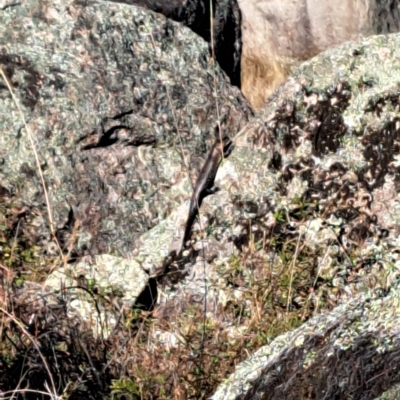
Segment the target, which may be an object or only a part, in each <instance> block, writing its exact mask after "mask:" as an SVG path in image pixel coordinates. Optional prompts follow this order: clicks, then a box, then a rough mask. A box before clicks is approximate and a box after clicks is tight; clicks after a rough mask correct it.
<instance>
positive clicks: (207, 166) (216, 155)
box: [182, 135, 233, 247]
mask: <svg viewBox="0 0 400 400" xmlns="http://www.w3.org/2000/svg"><path fill="white" fill-rule="evenodd" d="M232 150H233V142H232V140H231V139H230V138H229V137H228V136H223V137H222V138H221V137H218V135H217V137H216V140H215V143H214V145H213V147H212V148H211V150H210V152H209V153H208V156H207V159H206V161H205V163H204V165H203V168H202V169H201V171H200V174H199V177H198V178H197V181H196V184H195V186H194V189H193V194H192V197H191V199H190V205H189V213H188V218H187V221H186V225H185V233H184V235H183V241H182V247H184V246H185V244H186V242H187V241H188V239H189V236H190V233H191V230H192V226H193V223H194V221H195V219H196V217H197V214H198V213H199V208H200V206H201V203H202V202H203V199H204V198H205V197H206V196H208V195H210V194H213V193H215V192H216V191H218V189H217V188H215V187H214V180H215V176H216V175H217V171H218V168H219V165H220V164H221V161H222V160H223V159H224V158H225V157H228V156H229V154H230V153H231V151H232Z"/></svg>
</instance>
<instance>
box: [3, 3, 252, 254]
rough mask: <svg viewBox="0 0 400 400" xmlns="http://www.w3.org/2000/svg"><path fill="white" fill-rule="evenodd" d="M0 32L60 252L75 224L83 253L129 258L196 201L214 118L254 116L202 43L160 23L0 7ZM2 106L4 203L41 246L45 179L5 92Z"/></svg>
mask: <svg viewBox="0 0 400 400" xmlns="http://www.w3.org/2000/svg"><path fill="white" fill-rule="evenodd" d="M0 25H1V27H0V36H1V38H2V40H1V43H2V46H1V49H0V53H1V55H0V64H1V66H2V68H3V70H4V71H5V74H6V76H7V77H8V79H9V80H10V82H11V86H12V88H13V90H14V92H15V95H16V96H17V97H18V98H19V99H20V102H21V107H22V112H23V114H24V116H25V120H26V122H27V126H28V128H29V129H30V131H31V134H32V136H33V141H34V143H35V146H36V150H37V152H38V155H39V162H40V164H41V167H42V171H43V175H44V181H45V182H46V184H47V186H48V191H49V197H50V203H51V209H52V214H53V217H52V218H53V220H54V229H55V230H56V231H57V235H58V237H59V239H60V240H61V242H62V243H61V245H62V246H64V245H65V244H66V241H67V239H68V237H69V235H70V233H71V232H72V231H73V230H74V224H75V223H77V221H79V229H78V228H77V226H75V228H76V229H77V230H78V231H79V233H78V234H77V236H76V243H75V244H76V246H74V252H75V253H77V254H84V253H90V254H92V255H94V254H99V253H104V252H108V253H110V252H116V253H117V254H120V255H127V254H129V253H130V252H131V251H132V250H133V249H134V248H135V245H136V243H137V239H138V237H139V236H140V235H141V234H142V233H144V232H146V231H147V230H149V229H150V228H152V227H154V226H155V225H157V223H159V222H160V221H162V220H163V219H164V218H165V216H166V215H168V214H169V213H170V212H171V210H172V209H173V208H174V207H175V205H176V204H177V203H180V201H181V200H182V198H185V197H186V196H189V195H190V190H191V186H190V184H189V182H188V179H187V178H188V174H187V170H188V168H193V169H194V170H196V166H197V165H198V163H199V162H201V158H202V156H204V154H205V153H206V152H207V148H208V146H209V145H211V144H212V141H213V135H214V126H215V124H216V121H217V119H218V116H217V114H218V113H219V117H221V118H222V117H226V118H227V126H228V128H227V129H228V130H229V132H228V133H230V134H232V135H233V134H234V133H235V132H236V131H237V130H238V129H240V127H241V126H242V125H243V124H244V123H245V122H246V120H247V119H248V118H249V116H250V115H251V111H250V109H249V108H248V107H247V104H246V102H245V101H244V99H243V97H242V96H241V94H240V92H239V90H237V89H235V88H233V87H231V86H230V85H229V84H228V82H227V80H226V78H225V76H224V74H223V73H221V71H220V69H218V68H214V66H213V65H212V64H211V63H210V62H209V57H208V47H207V45H206V43H205V42H204V41H203V40H202V39H201V38H199V37H198V36H197V35H195V34H194V33H193V32H191V31H190V30H189V29H187V28H184V27H182V26H180V25H178V24H176V23H174V22H171V21H168V20H166V19H165V18H164V17H162V16H161V15H157V14H153V13H149V12H145V11H144V10H143V9H141V8H136V7H130V6H127V5H118V4H113V3H108V4H106V3H99V4H92V5H84V4H80V3H79V4H78V3H72V2H71V3H69V2H53V3H52V4H47V3H44V2H41V1H37V2H35V1H32V2H26V3H21V4H18V5H16V6H13V7H9V8H5V9H4V10H2V11H1V13H0ZM216 95H217V98H218V103H219V108H218V109H217V108H216V107H215V101H216V97H215V96H216ZM0 106H1V108H2V110H3V111H2V112H1V116H0V118H1V120H0V123H1V126H2V131H3V132H5V134H3V135H2V138H1V149H0V157H1V160H2V164H1V169H0V178H1V186H2V190H1V195H2V201H3V202H4V204H5V207H8V206H9V205H10V204H13V205H18V207H20V208H21V209H24V210H25V211H24V212H25V218H23V219H22V220H21V224H20V227H19V228H20V230H21V231H22V232H24V235H27V236H29V239H30V240H31V241H32V242H33V243H36V244H40V246H41V247H42V248H45V247H46V246H45V243H46V242H51V240H52V239H51V236H50V230H49V224H48V221H49V218H48V215H47V210H46V207H45V198H44V193H43V188H42V184H41V179H40V176H39V171H38V168H37V165H36V162H35V157H34V153H33V151H32V147H31V144H30V141H29V136H28V133H27V132H26V130H25V128H24V124H23V122H22V119H21V116H20V114H19V112H18V111H17V108H16V106H15V104H14V102H13V101H12V99H11V96H10V93H9V91H8V89H7V87H6V86H5V85H2V87H1V104H0ZM33 227H34V228H33Z"/></svg>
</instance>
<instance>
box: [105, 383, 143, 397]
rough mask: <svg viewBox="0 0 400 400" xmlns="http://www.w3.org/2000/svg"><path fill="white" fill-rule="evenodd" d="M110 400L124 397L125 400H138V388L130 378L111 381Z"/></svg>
mask: <svg viewBox="0 0 400 400" xmlns="http://www.w3.org/2000/svg"><path fill="white" fill-rule="evenodd" d="M110 389H111V399H112V400H117V399H120V398H121V397H122V396H124V398H125V399H130V400H134V399H137V398H139V393H140V392H139V388H138V386H137V385H136V382H134V381H133V380H132V379H130V378H120V379H114V380H112V381H111V386H110Z"/></svg>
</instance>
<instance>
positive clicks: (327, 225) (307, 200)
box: [213, 34, 400, 399]
mask: <svg viewBox="0 0 400 400" xmlns="http://www.w3.org/2000/svg"><path fill="white" fill-rule="evenodd" d="M399 45H400V35H397V34H395V35H389V36H376V37H371V38H369V39H364V40H362V41H360V42H357V43H348V44H345V45H343V46H341V47H338V48H336V49H333V50H329V51H327V52H325V53H323V54H321V55H320V56H318V57H316V58H314V59H312V60H310V61H309V62H306V63H304V64H302V65H301V66H300V67H299V68H297V69H296V70H295V71H294V73H293V76H292V77H291V78H290V79H289V80H288V81H287V82H286V83H285V84H284V85H282V87H281V88H280V89H279V90H278V91H277V93H276V94H275V96H274V97H273V98H272V99H271V101H270V102H269V104H268V105H267V107H266V109H265V110H264V112H265V117H267V116H269V118H270V120H269V122H267V123H266V129H267V131H268V132H269V133H270V136H269V137H268V139H267V142H265V136H260V137H257V136H254V137H253V139H254V143H256V144H258V145H259V146H260V147H261V149H263V148H272V149H273V151H272V152H269V153H268V152H267V153H266V155H265V156H264V157H265V161H264V162H261V157H262V154H264V153H262V151H261V150H258V151H256V152H255V154H257V156H255V155H254V154H253V156H252V159H251V161H252V162H254V163H255V164H256V165H257V166H258V170H257V173H256V174H253V175H252V179H251V180H250V179H244V177H245V175H244V171H245V169H246V167H245V165H246V162H249V159H245V158H243V159H242V161H241V162H240V163H236V161H235V159H236V157H238V154H239V153H238V152H237V153H236V154H234V155H233V156H232V158H230V159H229V161H228V163H231V162H232V163H236V170H237V171H241V172H238V174H239V176H240V178H239V179H238V182H239V185H240V182H246V185H245V186H244V185H243V186H239V188H238V189H236V191H235V192H232V189H231V190H230V194H229V195H227V196H232V195H233V194H235V195H236V196H239V200H240V201H241V203H242V204H243V203H244V202H245V201H247V202H248V203H250V204H253V215H254V217H252V224H251V225H252V229H253V231H254V232H256V233H255V234H256V235H257V234H258V237H259V238H261V237H262V235H263V234H264V235H265V230H266V229H267V230H268V232H270V233H269V234H267V235H266V237H267V238H271V240H272V239H273V242H272V241H270V242H269V243H270V245H272V246H273V247H274V248H275V249H276V250H277V251H278V252H281V250H280V246H279V242H280V243H281V245H282V244H285V243H288V241H292V242H293V243H294V244H293V247H292V249H291V250H289V251H291V252H292V257H293V259H294V261H293V264H291V265H292V267H291V268H293V270H294V271H296V273H299V274H300V276H301V271H302V270H303V271H306V270H308V271H310V272H311V271H313V270H312V269H308V268H307V264H309V263H311V264H314V268H315V270H314V272H313V273H314V274H315V275H314V282H313V283H312V284H311V285H309V284H306V286H308V287H309V289H310V294H309V295H308V294H307V295H306V296H304V297H303V296H301V295H300V293H301V290H300V292H298V289H296V288H295V287H296V283H294V282H293V283H294V288H293V292H292V295H291V298H290V300H291V302H292V305H297V306H298V305H301V304H304V302H309V301H311V302H314V301H316V300H317V299H318V301H321V299H322V298H325V307H323V308H325V310H328V309H329V305H328V304H329V303H331V304H341V305H340V306H339V307H338V308H335V309H333V311H332V312H331V313H326V312H325V313H324V314H322V315H320V316H316V317H315V318H313V319H311V320H310V321H308V322H307V324H305V325H304V326H302V327H300V328H298V329H297V330H296V331H294V332H291V333H288V334H285V335H283V336H280V337H278V338H277V339H275V340H274V341H273V342H272V343H271V344H270V345H269V346H266V347H264V348H262V349H260V350H259V351H258V352H257V353H256V354H255V355H254V356H253V357H252V358H250V359H249V360H247V361H245V362H243V363H242V364H241V365H240V366H239V367H238V368H237V370H236V372H235V374H233V375H232V376H231V377H230V378H229V380H228V381H227V382H226V383H224V384H222V385H221V387H220V388H219V390H218V391H217V393H216V394H215V395H214V397H213V399H244V398H246V399H256V398H263V399H270V398H271V399H272V398H285V399H292V398H293V399H295V398H308V397H307V396H311V397H313V398H333V397H336V398H348V397H349V396H351V397H353V398H360V399H361V398H362V399H372V398H375V397H377V396H379V395H380V394H381V393H382V392H383V391H385V390H387V389H388V388H390V386H391V385H392V384H394V383H396V382H398V381H399V379H400V375H399V373H398V369H397V368H395V367H394V365H397V363H398V353H399V348H400V347H399V339H398V338H399V335H398V325H399V322H400V321H399V318H398V304H399V299H398V281H399V276H400V257H399V253H398V248H399V240H400V238H399V233H400V229H399V228H400V225H399V222H400V220H399V212H398V211H399V206H400V204H399V201H400V197H399V177H400V174H399V173H400V169H399V166H400V164H399V163H398V159H399V151H400V114H399V106H400V103H399V98H400V97H399V95H400V92H399V83H400V74H399V66H400V53H399V50H398V49H399ZM271 113H272V114H271ZM271 115H273V116H271ZM271 141H272V145H271ZM271 146H272V147H271ZM256 157H259V161H254V160H255V158H256ZM274 169H275V170H274ZM248 170H249V171H250V170H253V171H254V168H248ZM247 174H248V175H247V176H248V177H250V175H249V174H250V172H248V173H247ZM249 182H251V185H249ZM240 193H242V194H240ZM262 196H266V199H267V202H268V207H269V211H268V212H267V213H265V212H262V211H261V210H260V204H262V203H261V198H262ZM222 218H223V220H224V221H225V222H227V217H225V216H223V217H222ZM228 224H229V223H228ZM246 224H247V225H249V223H248V221H247V222H246ZM246 224H245V225H246ZM245 225H244V226H245ZM243 229H244V227H243ZM257 232H258V233H257ZM248 234H249V233H248V232H247V235H248ZM290 238H291V240H290ZM256 241H257V238H256ZM308 279H309V277H306V276H304V277H303V278H302V279H301V280H302V281H303V284H304V283H305V282H307V280H308ZM308 282H309V281H308ZM299 283H300V282H298V284H299ZM294 292H297V293H296V294H295V293H294ZM302 297H303V298H302ZM315 305H316V306H317V307H318V304H317V303H315ZM327 306H328V307H327ZM389 393H390V392H389Z"/></svg>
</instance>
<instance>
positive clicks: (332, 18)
mask: <svg viewBox="0 0 400 400" xmlns="http://www.w3.org/2000/svg"><path fill="white" fill-rule="evenodd" d="M238 2H239V6H240V9H241V11H242V25H243V28H242V36H243V46H242V90H243V93H244V94H245V95H246V97H247V98H248V99H249V101H250V102H251V104H252V105H253V106H254V107H255V108H260V107H262V106H263V105H264V104H265V101H266V99H267V98H268V97H269V96H270V95H271V94H272V93H273V91H274V90H275V89H276V87H277V86H278V85H279V84H281V83H282V82H283V81H284V80H285V79H286V77H287V76H288V75H289V72H290V70H291V68H292V67H293V66H294V65H296V64H298V63H299V62H301V61H304V60H307V59H309V58H311V57H314V56H315V55H317V54H318V53H320V52H321V51H324V50H326V49H328V48H330V47H333V46H335V45H338V44H340V43H343V42H345V41H347V40H354V39H356V38H358V37H360V36H367V35H372V34H381V33H390V32H398V31H399V29H400V9H399V6H398V3H397V1H393V0H385V1H378V0H367V1H364V0H338V1H335V2H332V1H329V0H322V1H321V0H303V1H285V0H284V1H270V0H264V1H259V0H256V1H253V0H238Z"/></svg>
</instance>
